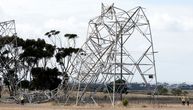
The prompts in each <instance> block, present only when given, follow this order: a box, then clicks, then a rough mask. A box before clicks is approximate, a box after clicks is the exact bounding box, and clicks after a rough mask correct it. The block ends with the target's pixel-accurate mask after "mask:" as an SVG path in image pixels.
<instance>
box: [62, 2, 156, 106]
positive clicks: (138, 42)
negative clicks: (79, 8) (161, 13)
mask: <svg viewBox="0 0 193 110" xmlns="http://www.w3.org/2000/svg"><path fill="white" fill-rule="evenodd" d="M88 25H89V27H88V38H87V40H86V42H85V43H84V44H83V46H82V51H80V52H79V53H78V54H77V55H76V56H75V57H74V59H72V60H71V61H70V62H71V65H70V66H69V67H68V70H67V72H68V75H69V76H70V79H69V84H68V87H67V93H66V102H71V101H70V100H71V99H73V100H76V104H79V103H81V102H90V100H92V101H93V102H94V103H97V100H98V98H97V97H96V95H97V93H99V92H98V91H101V89H102V90H103V91H104V90H105V94H106V95H107V98H108V99H109V100H110V102H112V103H114V101H115V99H116V98H117V97H116V96H117V95H116V94H120V97H121V98H122V93H123V91H124V88H125V86H128V84H129V83H130V82H131V81H133V80H135V77H134V76H137V75H138V76H140V77H141V79H142V81H143V82H144V83H145V85H146V86H148V84H149V83H150V81H151V82H153V83H154V84H156V83H157V79H156V68H155V58H154V53H155V52H154V47H153V41H152V34H151V29H150V24H149V21H148V19H147V17H146V15H145V13H144V10H143V8H142V7H136V8H134V9H131V10H129V11H124V10H122V9H120V8H117V7H115V6H114V5H111V6H104V5H103V4H102V11H101V15H99V16H97V17H96V18H94V19H91V20H90V21H89V24H88ZM136 80H137V81H139V79H136Z"/></svg>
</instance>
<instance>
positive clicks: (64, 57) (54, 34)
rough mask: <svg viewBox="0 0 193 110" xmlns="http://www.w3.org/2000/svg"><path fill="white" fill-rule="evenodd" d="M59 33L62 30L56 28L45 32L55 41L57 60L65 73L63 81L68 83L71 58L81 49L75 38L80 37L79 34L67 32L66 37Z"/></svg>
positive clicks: (63, 73)
mask: <svg viewBox="0 0 193 110" xmlns="http://www.w3.org/2000/svg"><path fill="white" fill-rule="evenodd" d="M59 34H60V31H56V30H51V31H49V32H47V33H45V35H46V36H47V37H48V38H49V39H50V40H51V41H52V42H53V41H54V42H53V44H54V45H55V46H56V51H55V58H56V62H57V63H58V65H59V67H60V70H61V71H62V75H63V77H62V78H63V82H62V83H67V81H68V79H69V76H68V74H67V68H68V66H69V65H70V60H71V58H72V57H73V55H74V54H76V53H77V52H78V51H80V50H81V49H80V48H75V44H76V43H75V39H76V38H77V37H78V36H77V34H65V35H64V37H63V36H60V35H59ZM53 39H54V40H53ZM65 41H67V42H68V43H67V46H65V45H66V44H64V43H65ZM57 44H58V45H57ZM71 44H72V45H71ZM63 85H65V84H63Z"/></svg>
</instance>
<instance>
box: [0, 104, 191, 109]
mask: <svg viewBox="0 0 193 110" xmlns="http://www.w3.org/2000/svg"><path fill="white" fill-rule="evenodd" d="M192 109H193V106H192V105H190V106H183V105H180V104H169V105H166V104H165V105H163V104H162V105H145V104H139V105H129V106H127V107H124V106H122V105H115V106H114V107H113V106H112V105H109V104H103V105H92V104H87V105H83V106H74V105H69V106H64V105H62V104H61V105H58V104H57V105H56V104H53V103H44V104H25V105H20V104H3V103H1V104H0V110H192Z"/></svg>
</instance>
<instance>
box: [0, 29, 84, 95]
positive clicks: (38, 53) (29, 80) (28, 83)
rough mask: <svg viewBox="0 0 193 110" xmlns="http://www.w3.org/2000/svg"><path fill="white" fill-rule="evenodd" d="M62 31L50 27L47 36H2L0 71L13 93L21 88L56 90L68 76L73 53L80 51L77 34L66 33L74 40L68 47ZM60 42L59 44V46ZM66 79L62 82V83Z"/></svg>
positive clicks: (0, 41)
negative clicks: (30, 37)
mask: <svg viewBox="0 0 193 110" xmlns="http://www.w3.org/2000/svg"><path fill="white" fill-rule="evenodd" d="M59 33H60V31H56V30H51V31H50V32H47V33H46V34H45V36H47V37H48V38H49V39H50V40H51V41H52V42H51V43H47V42H46V41H45V40H44V39H40V38H38V39H26V40H24V39H23V38H20V37H16V36H4V37H1V38H0V60H1V61H0V67H1V69H0V72H1V74H2V77H3V79H4V84H5V85H6V86H7V87H8V90H9V92H10V95H11V96H12V95H15V94H16V91H17V90H18V88H24V89H29V90H53V89H55V88H57V87H58V85H59V84H61V83H63V84H64V83H66V82H67V80H68V79H69V76H68V74H67V73H66V69H67V67H68V65H69V64H70V62H69V60H70V59H71V57H72V55H73V54H76V53H77V52H78V51H81V49H80V48H75V39H76V38H77V37H78V36H77V35H76V34H65V35H64V36H62V37H64V38H67V39H66V40H68V41H69V43H70V40H71V41H73V42H72V43H71V44H73V46H72V45H70V46H68V47H64V45H63V44H62V43H63V41H61V40H62V38H59V37H60V36H59ZM57 44H59V45H57ZM62 80H64V81H63V82H61V81H62Z"/></svg>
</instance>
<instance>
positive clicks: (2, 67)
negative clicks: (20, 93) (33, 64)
mask: <svg viewBox="0 0 193 110" xmlns="http://www.w3.org/2000/svg"><path fill="white" fill-rule="evenodd" d="M16 45H17V36H16V27H15V21H14V20H10V21H5V22H0V76H1V77H3V79H4V80H5V79H6V80H7V81H8V82H9V84H10V87H11V89H12V91H13V93H12V95H14V94H15V93H16V89H17V88H16V86H15V85H16V83H17V82H16V80H15V79H14V74H16V73H17V71H18V69H17V61H18V59H17V58H18V52H17V51H18V49H17V46H16Z"/></svg>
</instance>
